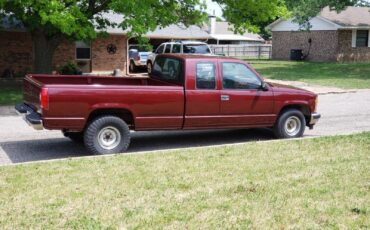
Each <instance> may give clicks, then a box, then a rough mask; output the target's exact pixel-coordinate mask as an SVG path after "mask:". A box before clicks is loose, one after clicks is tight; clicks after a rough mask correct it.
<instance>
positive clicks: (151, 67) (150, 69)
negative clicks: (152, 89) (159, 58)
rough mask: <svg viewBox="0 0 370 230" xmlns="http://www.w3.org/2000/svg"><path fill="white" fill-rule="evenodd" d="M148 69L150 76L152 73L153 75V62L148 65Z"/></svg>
mask: <svg viewBox="0 0 370 230" xmlns="http://www.w3.org/2000/svg"><path fill="white" fill-rule="evenodd" d="M146 69H147V71H148V74H151V73H152V70H153V65H152V63H151V62H148V63H147V64H146Z"/></svg>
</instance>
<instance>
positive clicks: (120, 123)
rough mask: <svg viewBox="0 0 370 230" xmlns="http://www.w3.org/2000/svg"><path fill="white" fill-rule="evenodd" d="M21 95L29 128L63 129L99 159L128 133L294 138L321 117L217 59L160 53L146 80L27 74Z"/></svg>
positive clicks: (298, 93)
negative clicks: (256, 131)
mask: <svg viewBox="0 0 370 230" xmlns="http://www.w3.org/2000/svg"><path fill="white" fill-rule="evenodd" d="M23 96H24V103H23V104H19V105H17V106H16V110H17V111H18V112H19V113H23V114H24V116H25V120H26V121H27V122H28V123H29V124H30V125H32V126H33V127H34V128H36V129H49V130H62V132H63V133H64V135H65V136H66V137H69V138H70V139H72V140H76V141H81V140H83V142H84V143H85V146H86V148H87V149H88V150H89V151H90V152H92V153H94V154H110V153H119V152H124V151H125V150H126V149H127V148H128V147H129V144H130V130H135V131H144V130H189V129H192V130H200V129H219V128H236V129H240V128H257V127H268V128H272V129H273V131H274V133H275V135H276V136H277V137H278V138H295V137H301V136H302V135H303V133H304V131H305V126H308V127H310V128H313V126H314V125H315V124H316V122H317V121H318V120H319V118H320V114H318V113H317V112H316V108H317V95H316V94H314V93H312V92H309V91H306V90H302V89H298V88H294V87H291V86H284V85H280V84H273V83H267V82H266V81H265V80H264V79H263V78H262V77H261V76H260V75H259V74H258V73H257V72H256V71H255V70H254V69H253V68H252V67H251V66H250V65H248V64H247V63H245V62H244V61H241V60H238V59H233V58H227V57H218V56H204V55H174V54H162V55H159V56H158V57H157V58H156V60H155V62H154V67H153V71H152V73H151V74H150V78H147V79H138V78H136V79H135V78H114V77H101V76H58V77H55V76H52V75H27V76H26V77H25V79H24V91H23Z"/></svg>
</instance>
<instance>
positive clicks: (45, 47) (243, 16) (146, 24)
mask: <svg viewBox="0 0 370 230" xmlns="http://www.w3.org/2000/svg"><path fill="white" fill-rule="evenodd" d="M213 1H214V2H217V3H218V4H219V5H220V6H221V7H222V8H223V16H224V18H225V19H226V20H227V21H229V22H230V23H231V24H232V25H233V26H234V30H235V32H239V33H241V32H245V31H246V30H249V31H251V32H256V33H258V32H264V31H263V30H264V28H265V26H266V25H267V24H269V23H271V22H272V21H274V20H276V19H277V18H279V17H290V16H293V17H294V18H295V20H296V21H297V22H299V23H300V24H301V25H303V26H307V25H308V24H307V22H308V20H309V19H310V18H311V17H313V16H315V15H316V14H317V13H319V12H320V10H321V9H322V8H323V7H325V6H329V7H330V8H331V9H333V10H337V11H341V10H343V9H344V8H345V7H346V6H353V5H363V6H369V5H370V1H369V0H243V1H241V0H213ZM205 7H206V5H205V3H204V1H203V0H140V1H139V0H138V1H136V0H135V1H133V0H0V20H3V19H4V18H6V20H7V21H20V22H22V24H23V25H24V26H25V27H26V28H27V29H28V30H29V32H30V33H31V35H32V39H33V43H34V51H35V55H34V57H35V58H34V71H35V72H38V73H48V72H51V63H52V57H53V53H54V51H55V49H56V48H57V47H58V45H59V44H60V42H61V40H62V39H69V40H71V41H77V40H84V41H89V40H93V39H95V38H96V37H97V36H99V35H100V34H104V32H105V31H106V29H107V28H108V27H119V28H122V29H123V30H127V31H128V34H129V36H136V37H140V36H141V35H142V34H145V33H146V32H148V31H150V30H154V29H155V28H156V27H157V26H161V27H165V26H167V25H170V24H173V23H180V22H181V23H184V24H185V25H189V24H201V23H202V22H204V20H205V19H206V13H205V11H204V9H205ZM106 13H116V14H120V15H122V17H121V18H120V19H119V20H114V21H112V20H111V19H109V18H107V17H106ZM0 25H1V23H0Z"/></svg>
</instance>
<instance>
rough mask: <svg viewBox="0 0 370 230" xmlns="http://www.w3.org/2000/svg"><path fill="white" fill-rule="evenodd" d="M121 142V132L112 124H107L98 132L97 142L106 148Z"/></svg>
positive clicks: (108, 148)
mask: <svg viewBox="0 0 370 230" xmlns="http://www.w3.org/2000/svg"><path fill="white" fill-rule="evenodd" d="M120 142H121V133H120V132H119V130H118V129H116V128H115V127H113V126H107V127H104V128H102V129H101V130H100V132H99V133H98V143H99V145H100V147H102V148H103V149H106V150H111V149H114V148H116V147H117V146H118V145H119V144H120Z"/></svg>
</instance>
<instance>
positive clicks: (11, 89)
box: [0, 80, 23, 105]
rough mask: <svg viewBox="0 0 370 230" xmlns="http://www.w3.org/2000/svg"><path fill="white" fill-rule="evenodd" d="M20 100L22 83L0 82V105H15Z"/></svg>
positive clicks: (21, 97) (12, 81)
mask: <svg viewBox="0 0 370 230" xmlns="http://www.w3.org/2000/svg"><path fill="white" fill-rule="evenodd" d="M22 99H23V96H22V81H20V80H0V105H15V104H17V103H20V102H22Z"/></svg>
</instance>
